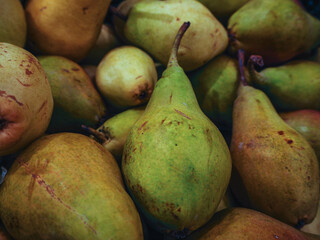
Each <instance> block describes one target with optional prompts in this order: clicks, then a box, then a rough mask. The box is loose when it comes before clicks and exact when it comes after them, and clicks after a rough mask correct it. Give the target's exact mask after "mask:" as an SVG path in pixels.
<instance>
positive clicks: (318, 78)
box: [249, 60, 320, 111]
mask: <svg viewBox="0 0 320 240" xmlns="http://www.w3.org/2000/svg"><path fill="white" fill-rule="evenodd" d="M249 71H250V75H251V78H252V82H253V85H254V86H255V87H256V88H259V89H261V90H262V91H264V92H265V93H266V94H267V96H268V97H269V99H270V100H271V102H272V103H273V105H274V106H275V108H276V109H279V110H282V111H289V110H299V109H316V110H320V97H319V96H320V63H318V62H315V61H307V60H295V61H292V62H289V63H287V64H285V65H281V66H277V67H268V68H265V69H263V70H262V71H260V72H258V71H256V70H255V69H254V67H250V66H249Z"/></svg>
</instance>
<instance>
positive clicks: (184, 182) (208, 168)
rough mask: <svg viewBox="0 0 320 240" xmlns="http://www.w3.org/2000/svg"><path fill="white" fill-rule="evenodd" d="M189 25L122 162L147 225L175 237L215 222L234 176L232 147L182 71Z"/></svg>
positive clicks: (127, 182)
mask: <svg viewBox="0 0 320 240" xmlns="http://www.w3.org/2000/svg"><path fill="white" fill-rule="evenodd" d="M189 24H190V23H188V22H186V23H184V24H183V25H182V26H181V28H180V30H179V32H178V35H177V36H176V40H175V42H174V45H173V48H172V51H171V57H170V61H169V63H168V66H167V69H166V70H165V71H164V72H163V75H162V77H161V79H160V80H159V81H158V82H157V84H156V88H155V90H154V92H153V94H152V96H151V98H150V101H149V102H148V104H147V107H146V110H145V112H144V113H143V115H142V116H141V117H140V118H139V119H138V121H137V122H136V123H135V124H134V126H133V127H132V129H131V131H130V132H129V135H128V137H127V140H126V144H125V147H124V151H123V157H122V170H123V175H124V179H125V183H126V185H127V187H128V190H129V192H130V194H131V196H132V197H133V199H134V200H135V202H136V204H137V206H138V207H139V208H140V210H141V211H142V213H143V214H144V215H145V217H146V218H147V219H148V222H149V224H150V225H151V226H152V227H153V228H155V229H157V230H158V231H160V232H166V233H170V234H172V235H175V236H179V235H181V236H185V235H186V234H189V233H190V232H192V231H194V230H195V229H197V228H199V227H200V226H202V225H204V224H205V223H206V222H207V221H208V220H209V219H210V218H211V217H212V215H213V214H214V212H215V210H216V209H217V207H218V204H219V202H220V200H221V199H222V197H223V195H224V193H225V191H226V189H227V186H228V183H229V179H230V174H231V158H230V152H229V149H228V146H227V144H226V142H225V140H224V138H223V136H222V135H221V133H220V132H219V130H218V129H217V128H216V126H215V125H214V124H213V123H212V122H211V121H210V120H209V119H208V118H207V117H206V116H205V114H204V113H203V112H202V111H201V109H200V107H199V104H198V102H197V99H196V96H195V94H194V91H193V89H192V86H191V83H190V81H189V79H188V78H187V76H186V75H185V73H184V71H183V69H182V68H181V67H180V66H179V65H178V61H177V52H178V46H179V44H180V40H181V37H182V35H183V33H184V32H185V31H186V29H187V28H188V26H189Z"/></svg>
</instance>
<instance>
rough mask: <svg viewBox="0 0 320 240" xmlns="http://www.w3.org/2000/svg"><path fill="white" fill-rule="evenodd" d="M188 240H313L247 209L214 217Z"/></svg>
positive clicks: (222, 213)
mask: <svg viewBox="0 0 320 240" xmlns="http://www.w3.org/2000/svg"><path fill="white" fill-rule="evenodd" d="M187 239H188V240H196V239H197V240H225V239H228V240H256V239H259V240H270V239H275V240H276V239H288V240H289V239H290V240H313V239H318V238H315V237H312V236H311V235H308V234H305V233H303V232H301V231H299V230H297V229H295V228H293V227H292V226H289V225H287V224H285V223H283V222H280V221H278V220H277V219H274V218H272V217H270V216H268V215H266V214H263V213H261V212H258V211H255V210H252V209H247V208H239V207H238V208H229V209H225V210H222V211H220V212H218V213H217V214H215V215H214V217H213V218H212V220H211V221H210V223H208V224H207V225H206V226H205V227H204V228H203V229H201V230H200V231H198V232H197V233H195V234H194V235H192V236H190V238H187Z"/></svg>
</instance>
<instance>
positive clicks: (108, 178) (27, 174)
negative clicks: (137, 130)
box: [0, 133, 143, 240]
mask: <svg viewBox="0 0 320 240" xmlns="http://www.w3.org/2000/svg"><path fill="white" fill-rule="evenodd" d="M0 199H1V200H0V201H1V205H0V217H1V219H2V221H3V223H4V225H5V227H6V228H7V230H8V232H9V233H10V234H11V235H12V236H13V238H14V239H16V240H23V239H28V240H29V239H32V240H40V239H41V240H42V239H64V240H69V239H70V240H71V239H72V240H73V239H78V240H81V239H83V240H90V239H92V240H93V239H94V240H100V239H101V240H102V239H103V240H104V239H119V240H120V239H126V240H127V239H137V240H141V239H143V236H142V225H141V221H140V217H139V214H138V212H137V210H136V208H135V206H134V203H133V201H132V200H131V198H130V197H129V195H128V194H127V192H126V191H125V188H124V184H123V181H122V178H121V173H120V169H119V167H118V165H117V163H116V161H115V159H114V158H113V157H112V155H111V154H110V152H108V150H106V149H105V148H104V147H102V146H101V145H100V144H98V143H97V142H96V141H94V140H92V139H90V138H89V137H87V136H84V135H81V134H76V133H57V134H51V135H47V136H44V137H42V138H40V139H38V140H37V141H35V142H34V143H32V144H31V145H30V146H29V147H28V148H27V149H26V150H25V151H24V152H23V153H22V154H20V155H19V156H18V158H17V159H16V160H15V162H14V164H13V165H12V167H11V168H10V169H9V171H8V174H7V176H6V178H5V181H4V183H3V184H2V185H1V188H0Z"/></svg>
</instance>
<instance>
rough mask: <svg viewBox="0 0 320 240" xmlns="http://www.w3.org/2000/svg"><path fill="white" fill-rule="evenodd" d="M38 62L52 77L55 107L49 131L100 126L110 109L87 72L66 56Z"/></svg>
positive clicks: (51, 83) (50, 81)
mask: <svg viewBox="0 0 320 240" xmlns="http://www.w3.org/2000/svg"><path fill="white" fill-rule="evenodd" d="M38 59H39V62H40V64H41V66H42V67H43V69H44V71H45V72H46V74H47V76H48V79H49V83H50V86H51V89H52V95H53V99H54V103H55V106H54V110H53V114H52V119H51V121H50V125H49V129H48V130H49V131H50V132H58V131H75V130H77V129H78V130H79V129H81V124H87V125H90V126H95V125H96V124H98V123H99V121H100V120H101V118H102V117H104V115H105V114H106V107H105V105H104V102H103V100H102V97H101V96H100V94H99V93H98V91H97V90H96V88H95V86H94V84H93V82H92V80H91V79H90V77H89V76H88V74H87V73H86V72H85V71H84V69H83V68H82V67H81V66H80V65H78V64H77V63H76V62H74V61H72V60H69V59H67V58H65V57H62V56H40V57H38Z"/></svg>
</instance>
